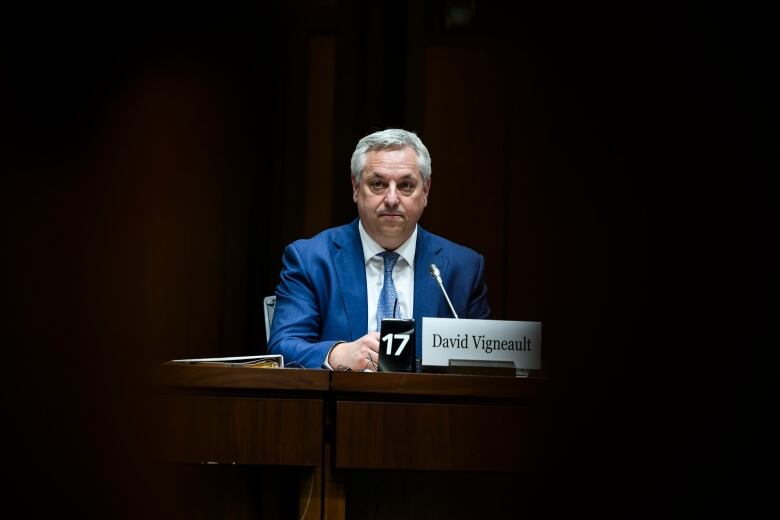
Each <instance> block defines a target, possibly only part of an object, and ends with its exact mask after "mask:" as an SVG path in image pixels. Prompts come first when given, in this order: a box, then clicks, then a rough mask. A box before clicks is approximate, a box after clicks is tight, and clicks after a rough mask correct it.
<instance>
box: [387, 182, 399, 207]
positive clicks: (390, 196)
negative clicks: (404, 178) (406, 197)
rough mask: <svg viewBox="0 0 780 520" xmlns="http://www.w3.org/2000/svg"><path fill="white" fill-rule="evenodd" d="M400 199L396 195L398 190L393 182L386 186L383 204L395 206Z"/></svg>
mask: <svg viewBox="0 0 780 520" xmlns="http://www.w3.org/2000/svg"><path fill="white" fill-rule="evenodd" d="M400 201H401V199H400V197H398V190H397V189H396V187H395V183H391V184H390V186H388V187H387V191H386V192H385V205H387V206H397V205H398V204H399V203H400Z"/></svg>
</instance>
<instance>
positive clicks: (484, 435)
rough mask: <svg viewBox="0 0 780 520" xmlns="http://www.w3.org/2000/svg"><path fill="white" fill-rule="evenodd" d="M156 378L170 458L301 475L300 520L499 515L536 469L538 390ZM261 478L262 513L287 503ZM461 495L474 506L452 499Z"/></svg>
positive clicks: (175, 370)
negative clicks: (523, 478) (524, 478)
mask: <svg viewBox="0 0 780 520" xmlns="http://www.w3.org/2000/svg"><path fill="white" fill-rule="evenodd" d="M159 376H160V377H159V378H158V384H159V386H160V388H161V389H162V390H163V391H162V392H161V395H160V404H161V407H160V410H161V412H162V414H161V417H162V422H161V429H162V432H161V438H160V443H159V445H160V448H161V457H162V458H163V459H164V460H168V461H173V462H178V463H189V464H203V463H206V466H208V465H209V463H218V464H221V465H225V464H227V465H231V466H232V465H237V466H251V467H263V468H266V469H263V470H262V471H266V472H268V471H270V470H268V469H267V468H269V467H270V468H274V471H276V472H277V473H278V471H279V468H281V467H295V468H296V471H298V473H297V475H298V481H297V482H295V474H293V476H292V477H291V476H290V474H289V473H288V474H286V475H284V478H282V479H281V480H282V481H285V482H286V483H285V485H286V486H288V487H289V486H290V485H291V483H292V487H293V488H295V489H296V490H297V516H298V517H300V516H301V515H302V514H303V513H304V512H305V517H306V518H321V517H325V518H344V517H346V516H350V517H356V518H368V517H372V518H394V517H396V518H397V517H404V518H410V517H415V516H418V517H428V518H430V517H443V516H447V517H451V518H460V517H463V518H467V517H469V516H470V515H472V514H474V513H479V512H482V511H484V503H481V501H482V500H485V499H487V500H489V501H490V507H492V510H493V511H494V512H495V513H496V514H504V513H511V512H512V508H513V507H515V503H514V501H513V497H515V496H516V493H515V492H514V486H515V485H516V482H517V478H516V477H517V476H519V475H522V474H523V473H524V472H525V471H526V470H527V469H528V467H529V465H530V464H531V462H532V461H531V459H532V451H533V446H534V443H535V442H536V440H535V430H534V427H533V426H534V423H535V421H536V415H535V414H536V410H537V405H538V403H539V401H540V397H541V393H542V390H543V388H542V385H543V382H544V381H543V380H539V379H518V378H507V377H489V376H470V375H448V374H400V373H386V374H385V373H352V372H335V373H332V372H327V371H322V370H300V369H254V368H221V367H201V366H171V365H165V366H163V367H161V370H160V373H159ZM239 471H240V470H239ZM258 471H260V470H258ZM263 477H264V478H258V479H256V480H259V481H264V483H262V484H261V485H260V486H258V487H262V490H263V498H262V500H261V503H265V502H269V501H271V502H272V501H274V500H275V497H274V495H273V493H277V494H283V493H285V492H286V493H288V494H289V490H286V491H285V490H283V489H281V488H280V484H279V481H280V479H279V478H276V477H277V476H276V475H274V474H272V473H264V474H263ZM234 480H235V482H234V484H236V485H239V486H240V485H241V484H240V480H241V479H240V478H238V479H234ZM250 480H251V479H250ZM265 481H268V482H265ZM269 482H271V483H270V484H269ZM274 483H275V484H274ZM269 485H270V487H268V486H269ZM464 488H465V489H464ZM466 489H467V490H468V491H467V492H468V496H469V497H470V498H469V500H468V501H467V503H468V504H470V506H464V504H462V503H459V502H458V501H457V500H452V498H453V496H452V493H453V491H456V495H457V494H458V493H464V492H466ZM458 490H460V491H458ZM255 491H258V490H257V489H256V490H255ZM239 498H240V497H239ZM244 498H245V499H246V500H249V501H250V502H251V497H249V496H247V497H244ZM289 506H290V501H288V503H287V504H286V505H285V508H289ZM264 507H270V506H264ZM222 510H224V508H223V509H220V511H222ZM257 510H258V508H257V507H254V508H252V507H243V508H240V509H239V510H238V511H231V516H233V517H240V516H246V517H249V516H252V515H253V514H256V512H257ZM263 511H265V512H267V511H268V510H267V509H263ZM272 511H275V510H273V509H272ZM459 515H460V516H459ZM265 516H268V515H265Z"/></svg>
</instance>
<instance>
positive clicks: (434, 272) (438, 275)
mask: <svg viewBox="0 0 780 520" xmlns="http://www.w3.org/2000/svg"><path fill="white" fill-rule="evenodd" d="M430 270H431V276H433V279H434V280H436V283H437V284H439V288H440V289H441V292H442V294H443V295H444V299H445V300H447V305H449V306H450V312H452V315H453V316H455V319H458V313H457V312H455V308H454V307H453V306H452V302H451V301H450V297H449V296H448V295H447V291H446V290H445V289H444V284H443V283H442V281H441V273H440V272H439V268H438V267H436V264H431V267H430Z"/></svg>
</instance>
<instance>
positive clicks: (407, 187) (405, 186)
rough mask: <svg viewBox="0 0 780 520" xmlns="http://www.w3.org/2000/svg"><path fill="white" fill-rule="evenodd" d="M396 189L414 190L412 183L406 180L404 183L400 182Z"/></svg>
mask: <svg viewBox="0 0 780 520" xmlns="http://www.w3.org/2000/svg"><path fill="white" fill-rule="evenodd" d="M398 189H399V190H401V191H402V192H404V193H411V192H412V191H414V184H411V183H408V182H404V183H401V185H400V186H398Z"/></svg>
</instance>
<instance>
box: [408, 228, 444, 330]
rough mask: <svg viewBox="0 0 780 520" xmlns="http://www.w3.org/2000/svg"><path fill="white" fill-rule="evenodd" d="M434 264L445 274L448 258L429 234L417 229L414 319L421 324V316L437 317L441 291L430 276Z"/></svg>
mask: <svg viewBox="0 0 780 520" xmlns="http://www.w3.org/2000/svg"><path fill="white" fill-rule="evenodd" d="M431 264H436V266H437V267H438V268H439V270H440V271H441V273H442V277H444V275H445V274H446V273H447V266H448V264H449V261H448V258H447V256H446V255H444V254H443V253H442V248H441V247H440V246H438V245H436V244H434V243H433V240H432V239H431V235H430V233H428V232H427V231H425V230H424V229H422V228H421V227H419V226H418V227H417V250H416V251H415V258H414V319H415V321H416V322H417V323H418V324H421V323H422V321H421V318H422V317H423V316H428V317H436V316H438V315H439V304H440V302H441V300H442V296H441V289H439V286H438V285H437V284H436V281H435V280H434V279H433V276H431V272H430V269H429V267H430V265H431Z"/></svg>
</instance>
